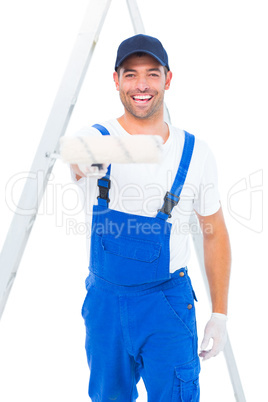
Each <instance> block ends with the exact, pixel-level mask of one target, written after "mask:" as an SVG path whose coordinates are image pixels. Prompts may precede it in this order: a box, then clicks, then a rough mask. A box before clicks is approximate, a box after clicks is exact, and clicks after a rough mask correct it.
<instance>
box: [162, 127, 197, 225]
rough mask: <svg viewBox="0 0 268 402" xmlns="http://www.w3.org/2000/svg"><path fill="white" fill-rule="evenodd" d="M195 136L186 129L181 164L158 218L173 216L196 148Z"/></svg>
mask: <svg viewBox="0 0 268 402" xmlns="http://www.w3.org/2000/svg"><path fill="white" fill-rule="evenodd" d="M194 143H195V137H194V135H192V134H189V133H187V131H185V140H184V147H183V151H182V157H181V161H180V165H179V168H178V171H177V174H176V177H175V180H174V182H173V185H172V187H171V190H170V192H169V191H167V192H166V195H165V197H164V204H163V206H162V208H161V209H158V214H157V215H156V218H160V219H164V220H167V219H168V218H170V217H171V211H172V209H173V208H174V206H175V205H177V204H178V202H179V200H180V194H181V191H182V188H183V185H184V182H185V179H186V176H187V172H188V169H189V166H190V162H191V158H192V154H193V150H194Z"/></svg>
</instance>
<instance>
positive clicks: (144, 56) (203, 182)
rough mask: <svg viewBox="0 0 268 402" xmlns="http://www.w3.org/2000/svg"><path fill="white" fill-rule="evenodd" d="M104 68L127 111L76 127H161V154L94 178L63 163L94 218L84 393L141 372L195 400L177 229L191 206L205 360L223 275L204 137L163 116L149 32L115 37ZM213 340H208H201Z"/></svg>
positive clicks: (126, 394) (105, 390)
mask: <svg viewBox="0 0 268 402" xmlns="http://www.w3.org/2000/svg"><path fill="white" fill-rule="evenodd" d="M113 77H114V82H115V85H116V89H117V90H118V91H119V95H120V99H121V102H122V104H123V106H124V114H123V115H122V116H121V117H120V118H118V119H117V120H115V119H114V120H111V121H108V122H105V123H104V124H103V125H102V126H100V125H96V126H94V127H93V128H90V129H88V130H86V131H85V132H84V134H85V135H101V134H102V135H114V136H119V137H120V136H121V137H123V136H128V135H133V134H148V135H160V136H161V137H162V138H163V160H162V161H161V163H159V164H136V165H134V164H129V165H122V164H121V165H120V164H114V165H112V166H111V165H110V166H109V167H108V169H107V170H106V168H107V167H104V169H103V170H102V171H101V173H102V174H101V175H100V176H104V177H102V178H101V179H99V180H98V177H97V178H96V176H94V175H92V174H91V168H90V167H89V168H88V167H81V166H80V167H79V166H78V165H72V171H73V172H74V174H75V178H76V180H77V182H78V184H79V186H80V187H81V188H82V189H83V191H84V192H85V194H86V199H87V205H86V209H87V214H86V218H87V221H88V223H89V225H90V227H91V233H90V235H91V242H90V265H89V270H90V274H89V276H88V278H87V280H86V286H87V290H88V293H87V296H86V299H85V302H84V305H83V308H82V314H83V317H84V320H85V325H86V351H87V357H88V363H89V367H90V372H91V373H90V382H89V396H90V397H91V399H92V401H93V402H99V401H102V402H104V401H112V400H114V401H120V402H127V401H135V400H136V398H137V397H138V394H137V388H136V384H137V382H138V381H139V379H140V377H142V378H143V381H144V384H145V387H146V390H147V393H148V401H149V402H160V401H161V402H168V401H171V402H172V401H184V402H190V401H199V395H200V392H199V382H198V378H199V371H200V363H199V357H198V351H197V334H196V321H195V308H194V302H195V300H196V296H195V292H194V290H193V288H192V285H191V281H190V278H189V276H188V270H187V263H188V260H189V252H190V251H189V231H190V230H189V231H188V232H187V233H185V227H187V225H188V227H189V218H190V215H191V214H192V213H193V211H195V213H196V214H197V216H198V219H199V222H200V225H201V228H202V230H203V235H204V253H205V266H206V272H207V277H208V281H209V285H210V292H211V300H212V317H211V319H210V320H209V322H208V324H207V326H206V328H205V335H204V339H203V342H202V344H201V353H200V356H201V357H203V359H204V360H205V359H209V358H210V357H212V356H216V355H217V354H218V353H219V352H220V351H221V350H222V349H223V348H224V345H225V341H226V320H227V298H228V286H229V275H230V246H229V238H228V233H227V230H226V226H225V223H224V218H223V213H222V209H221V206H220V202H219V195H218V191H217V175H216V166H215V161H214V158H213V155H212V154H211V152H210V150H209V148H208V146H207V145H206V144H205V143H204V142H203V141H200V140H197V139H195V137H194V136H193V135H191V134H188V133H186V132H184V131H182V130H179V129H177V128H175V127H172V126H171V125H169V124H168V123H166V122H165V121H164V93H165V91H166V90H168V89H169V87H170V84H171V80H172V73H171V71H170V68H169V63H168V56H167V53H166V51H165V49H164V48H163V46H162V44H161V42H160V41H159V40H158V39H156V38H153V37H150V36H146V35H135V36H134V37H131V38H128V39H126V40H125V41H123V42H122V43H121V45H120V46H119V48H118V52H117V58H116V64H115V72H114V76H113ZM80 134H81V133H80ZM85 172H86V173H85ZM202 190H203V191H202ZM165 194H166V195H165ZM98 195H99V196H98ZM163 199H164V201H163ZM92 206H93V217H92V218H91V213H90V212H91V209H92ZM182 228H184V229H182ZM210 339H213V346H212V349H211V350H206V348H207V347H208V344H209V341H210Z"/></svg>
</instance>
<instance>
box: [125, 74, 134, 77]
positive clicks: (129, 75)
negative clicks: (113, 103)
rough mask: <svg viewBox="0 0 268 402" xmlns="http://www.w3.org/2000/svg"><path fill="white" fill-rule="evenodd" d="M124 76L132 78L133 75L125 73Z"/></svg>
mask: <svg viewBox="0 0 268 402" xmlns="http://www.w3.org/2000/svg"><path fill="white" fill-rule="evenodd" d="M125 77H126V78H132V77H134V74H126V75H125Z"/></svg>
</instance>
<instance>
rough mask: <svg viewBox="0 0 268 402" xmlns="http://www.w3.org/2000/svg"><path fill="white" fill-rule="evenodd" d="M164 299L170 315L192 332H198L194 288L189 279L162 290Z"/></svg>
mask: <svg viewBox="0 0 268 402" xmlns="http://www.w3.org/2000/svg"><path fill="white" fill-rule="evenodd" d="M161 293H162V297H163V300H164V302H165V304H166V306H167V308H168V310H169V313H170V315H172V316H173V317H174V318H176V319H177V321H178V322H179V323H180V324H181V325H182V326H183V327H184V328H185V329H186V330H187V331H188V332H189V333H190V335H191V336H193V335H195V333H196V322H195V306H194V296H193V292H192V289H191V288H190V286H189V284H188V282H187V281H184V282H183V283H181V284H180V285H179V286H175V287H173V288H170V289H164V290H162V291H161Z"/></svg>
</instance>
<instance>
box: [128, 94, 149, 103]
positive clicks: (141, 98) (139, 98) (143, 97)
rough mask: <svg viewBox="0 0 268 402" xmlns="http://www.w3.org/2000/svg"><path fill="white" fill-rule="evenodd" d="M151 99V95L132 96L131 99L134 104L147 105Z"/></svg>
mask: <svg viewBox="0 0 268 402" xmlns="http://www.w3.org/2000/svg"><path fill="white" fill-rule="evenodd" d="M152 98H153V96H152V95H134V96H132V99H133V100H134V101H135V102H136V103H147V102H149V101H150V100H151V99H152Z"/></svg>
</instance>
